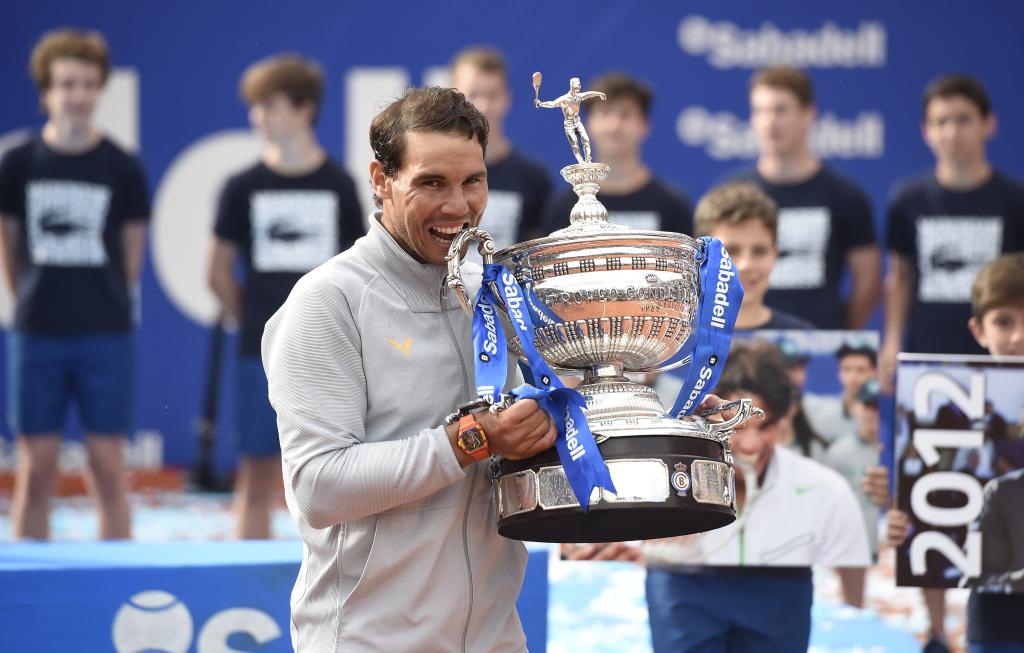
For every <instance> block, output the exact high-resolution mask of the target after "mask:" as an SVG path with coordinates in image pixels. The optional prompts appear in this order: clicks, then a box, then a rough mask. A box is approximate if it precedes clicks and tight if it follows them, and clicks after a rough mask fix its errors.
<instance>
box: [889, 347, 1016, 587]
mask: <svg viewBox="0 0 1024 653" xmlns="http://www.w3.org/2000/svg"><path fill="white" fill-rule="evenodd" d="M1022 428H1024V358H1019V357H1018V358H1000V359H998V360H997V359H994V358H990V357H987V356H940V355H922V354H902V355H901V356H900V361H899V369H898V374H897V384H896V427H895V438H896V439H895V452H896V505H897V507H898V508H899V509H900V510H902V511H904V512H906V513H907V514H909V515H910V523H911V528H910V534H909V536H908V537H907V539H906V541H905V542H904V544H903V546H902V547H900V548H899V549H898V551H897V557H896V580H897V584H899V585H906V586H919V587H977V588H979V589H981V590H982V591H986V592H1000V593H1002V592H1024V433H1022Z"/></svg>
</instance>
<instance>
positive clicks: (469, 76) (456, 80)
mask: <svg viewBox="0 0 1024 653" xmlns="http://www.w3.org/2000/svg"><path fill="white" fill-rule="evenodd" d="M452 85H453V86H455V88H457V89H459V90H460V91H462V94H463V95H465V96H466V99H467V100H469V101H470V102H472V103H473V106H475V107H476V108H477V111H479V112H480V113H482V114H484V117H485V118H487V122H488V123H489V124H490V126H491V129H495V128H496V127H498V128H500V126H501V125H504V124H505V116H506V115H507V114H508V110H509V105H510V103H511V96H510V94H509V92H508V82H507V81H506V80H505V77H504V76H503V75H501V74H499V73H493V72H488V71H484V70H481V69H480V68H479V67H477V66H475V65H473V64H471V63H461V64H459V65H457V66H456V67H455V70H453V71H452Z"/></svg>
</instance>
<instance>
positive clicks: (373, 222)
mask: <svg viewBox="0 0 1024 653" xmlns="http://www.w3.org/2000/svg"><path fill="white" fill-rule="evenodd" d="M368 238H369V245H370V246H369V247H368V248H367V251H366V257H367V260H368V261H369V263H370V264H371V265H372V266H373V267H374V268H376V269H377V271H378V272H380V273H381V274H382V275H383V277H384V279H385V280H386V281H387V283H388V284H390V285H391V287H392V288H394V290H395V292H396V293H398V295H399V296H400V297H401V298H402V299H403V300H404V301H405V303H406V304H408V306H409V308H410V309H412V312H414V313H439V312H441V302H442V299H441V297H442V296H441V287H442V285H443V283H444V278H445V275H447V274H448V268H447V267H446V266H443V265H434V264H432V263H420V262H419V261H417V260H416V259H414V258H413V257H412V256H410V255H409V253H408V252H406V251H405V250H404V249H402V246H401V245H399V244H398V241H396V240H395V238H394V236H392V235H391V234H390V233H388V230H387V229H385V228H384V225H383V224H381V212H380V211H374V212H373V213H372V214H371V215H370V232H369V234H368ZM445 296H446V301H445V308H446V309H449V310H450V309H452V308H459V304H458V302H457V301H456V299H455V297H454V295H453V294H451V291H450V290H448V289H445Z"/></svg>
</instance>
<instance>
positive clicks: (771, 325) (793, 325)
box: [736, 308, 814, 333]
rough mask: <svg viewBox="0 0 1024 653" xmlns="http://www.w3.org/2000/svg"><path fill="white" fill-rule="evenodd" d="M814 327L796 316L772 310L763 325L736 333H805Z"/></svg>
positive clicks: (737, 330) (739, 330)
mask: <svg viewBox="0 0 1024 653" xmlns="http://www.w3.org/2000/svg"><path fill="white" fill-rule="evenodd" d="M813 328H814V325H813V324H812V323H811V322H809V321H807V320H805V319H803V318H801V317H797V316H796V315H790V314H789V313H787V312H785V311H780V310H778V309H777V308H773V309H772V316H771V317H770V318H768V321H767V322H765V323H764V324H758V325H757V326H755V327H750V328H749V329H736V333H751V332H753V331H807V330H809V329H813Z"/></svg>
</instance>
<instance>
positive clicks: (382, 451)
mask: <svg viewBox="0 0 1024 653" xmlns="http://www.w3.org/2000/svg"><path fill="white" fill-rule="evenodd" d="M262 354H263V365H264V369H265V370H266V373H267V379H268V381H269V389H270V403H271V404H272V405H273V407H274V410H275V411H276V412H277V425H278V432H279V434H280V438H281V456H282V462H283V466H284V473H285V483H287V484H289V485H290V489H291V490H292V492H293V494H294V499H295V507H294V508H293V510H294V511H297V512H298V515H296V516H297V517H298V518H301V519H303V520H304V521H305V522H306V523H308V524H309V525H310V526H312V527H313V528H327V527H330V526H333V525H336V524H340V523H343V522H347V521H351V520H354V519H359V518H362V517H366V516H369V515H372V514H376V513H380V512H384V511H386V510H389V509H391V508H394V507H396V506H400V505H402V504H405V503H409V502H411V501H415V500H417V499H421V498H424V497H426V496H429V495H431V494H433V493H435V492H437V491H438V490H440V489H442V488H444V487H446V486H448V485H450V484H452V483H454V482H456V481H458V480H460V479H462V478H464V476H465V474H464V472H463V470H462V467H461V466H460V465H459V462H458V459H457V458H456V457H455V453H454V452H453V451H452V449H451V444H450V442H449V440H448V436H447V435H446V433H445V430H444V428H443V427H440V426H439V427H434V428H424V429H423V430H421V431H419V432H418V433H414V434H398V435H397V437H395V438H394V439H392V440H389V441H386V442H373V443H367V442H366V441H365V428H364V427H365V418H366V379H365V375H364V373H363V363H362V356H361V353H360V336H359V331H358V329H357V328H356V324H355V321H354V319H353V316H352V311H351V309H350V306H349V304H348V302H347V301H346V297H345V295H344V294H343V292H342V291H341V290H340V289H338V288H337V287H335V286H334V285H333V284H332V283H330V281H328V280H326V279H325V278H323V277H318V276H315V273H314V275H309V276H307V277H305V278H303V279H302V280H300V281H299V283H298V284H297V285H296V286H295V289H294V290H293V291H292V294H291V296H290V297H289V298H288V301H287V302H286V303H285V304H284V306H283V307H282V308H281V309H280V310H279V311H278V312H277V313H276V314H275V315H274V316H273V317H272V318H271V319H270V321H269V322H267V326H266V330H265V331H264V336H263V345H262Z"/></svg>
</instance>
